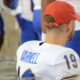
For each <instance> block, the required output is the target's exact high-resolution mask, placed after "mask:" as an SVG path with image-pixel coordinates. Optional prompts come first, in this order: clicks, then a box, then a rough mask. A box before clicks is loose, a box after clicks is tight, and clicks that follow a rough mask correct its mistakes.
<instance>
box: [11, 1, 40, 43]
mask: <svg viewBox="0 0 80 80" xmlns="http://www.w3.org/2000/svg"><path fill="white" fill-rule="evenodd" d="M15 3H16V4H17V1H16V0H14V4H15ZM17 6H18V5H17ZM33 6H34V5H33V1H32V0H31V1H30V0H27V1H22V2H21V7H22V12H21V13H18V14H17V15H16V19H17V21H18V23H19V26H20V29H21V32H20V43H21V44H23V43H24V42H26V41H30V40H40V37H38V36H39V35H37V33H38V32H37V31H36V29H37V28H36V27H34V25H33V20H32V21H30V20H28V19H26V18H25V17H27V16H30V14H29V15H27V13H28V12H30V11H32V12H33ZM28 7H29V8H30V10H29V9H28ZM12 8H16V6H15V5H13V6H12ZM24 9H25V10H24ZM27 9H28V10H27ZM25 13H26V16H24V15H25ZM23 16H24V17H23ZM32 18H33V17H32ZM36 19H37V18H36Z"/></svg>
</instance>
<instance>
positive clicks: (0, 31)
mask: <svg viewBox="0 0 80 80" xmlns="http://www.w3.org/2000/svg"><path fill="white" fill-rule="evenodd" d="M3 34H4V22H3V19H2V16H1V15H0V35H3Z"/></svg>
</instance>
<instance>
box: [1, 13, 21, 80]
mask: <svg viewBox="0 0 80 80" xmlns="http://www.w3.org/2000/svg"><path fill="white" fill-rule="evenodd" d="M2 17H3V19H4V22H5V39H4V44H3V47H2V49H1V51H0V80H17V79H16V77H17V75H16V50H17V48H18V46H19V44H20V43H19V28H18V24H17V22H16V19H15V17H12V16H11V15H10V14H8V13H5V12H2Z"/></svg>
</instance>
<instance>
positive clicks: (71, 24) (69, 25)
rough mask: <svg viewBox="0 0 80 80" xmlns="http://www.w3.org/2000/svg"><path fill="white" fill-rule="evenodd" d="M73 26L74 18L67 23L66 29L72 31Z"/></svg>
mask: <svg viewBox="0 0 80 80" xmlns="http://www.w3.org/2000/svg"><path fill="white" fill-rule="evenodd" d="M74 26H75V22H74V20H72V21H70V22H69V24H68V25H67V31H68V32H72V31H73V29H74Z"/></svg>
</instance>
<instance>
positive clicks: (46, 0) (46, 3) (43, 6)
mask: <svg viewBox="0 0 80 80" xmlns="http://www.w3.org/2000/svg"><path fill="white" fill-rule="evenodd" d="M53 1H56V0H42V4H41V22H42V32H44V33H45V27H44V25H43V17H42V13H43V11H44V9H45V7H46V6H47V5H48V4H49V3H51V2H53Z"/></svg>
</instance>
